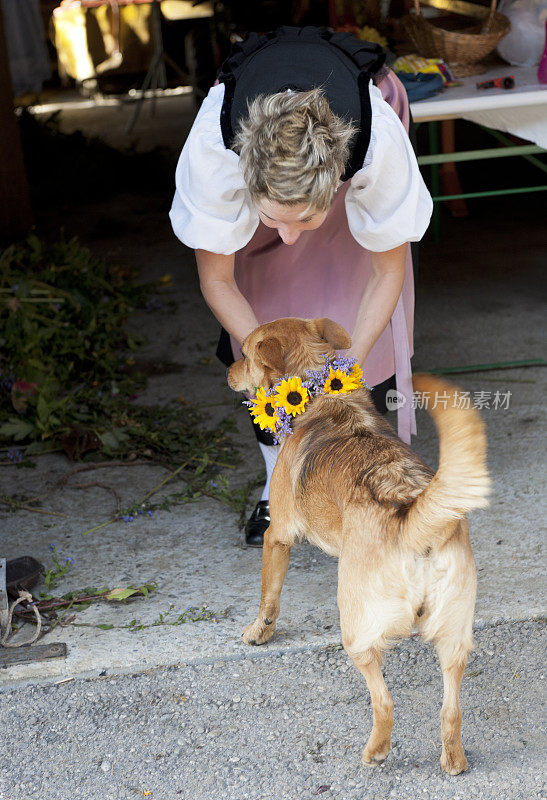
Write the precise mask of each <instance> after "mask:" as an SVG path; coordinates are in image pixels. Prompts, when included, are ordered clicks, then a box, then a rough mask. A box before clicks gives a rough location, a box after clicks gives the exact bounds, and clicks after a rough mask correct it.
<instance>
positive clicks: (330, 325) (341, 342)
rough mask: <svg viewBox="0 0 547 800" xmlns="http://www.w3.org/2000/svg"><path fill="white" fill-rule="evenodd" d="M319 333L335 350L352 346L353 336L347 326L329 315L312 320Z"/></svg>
mask: <svg viewBox="0 0 547 800" xmlns="http://www.w3.org/2000/svg"><path fill="white" fill-rule="evenodd" d="M312 322H313V324H314V325H315V330H316V331H317V333H318V335H319V336H320V337H321V338H322V339H324V340H325V341H326V342H328V343H329V344H330V345H332V346H333V347H334V349H335V350H347V349H348V347H351V336H350V335H349V333H348V332H347V330H346V329H345V328H343V327H342V326H341V325H339V324H338V323H337V322H334V321H333V320H332V319H329V318H328V317H319V318H318V319H314V320H312Z"/></svg>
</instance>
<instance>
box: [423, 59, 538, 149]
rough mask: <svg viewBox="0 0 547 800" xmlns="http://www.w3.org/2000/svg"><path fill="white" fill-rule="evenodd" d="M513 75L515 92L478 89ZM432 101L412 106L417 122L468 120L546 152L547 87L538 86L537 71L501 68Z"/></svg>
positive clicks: (467, 82)
mask: <svg viewBox="0 0 547 800" xmlns="http://www.w3.org/2000/svg"><path fill="white" fill-rule="evenodd" d="M506 75H513V76H514V78H515V84H516V85H515V88H514V89H477V88H476V84H477V83H478V82H482V81H487V80H490V79H492V78H499V77H504V76H506ZM461 83H462V85H461V86H454V87H452V88H448V89H445V90H444V91H443V92H442V93H441V94H439V95H436V96H435V97H433V98H431V99H429V100H420V101H418V102H416V103H411V109H412V115H413V117H414V120H415V121H416V122H426V121H430V120H435V119H457V118H461V119H467V120H469V121H470V122H476V123H478V124H479V125H486V126H487V127H489V128H495V129H496V130H500V131H506V132H507V133H512V134H514V135H515V136H520V137H521V138H522V139H526V140H527V141H530V142H533V143H534V144H537V145H539V146H540V147H544V148H546V149H547V84H539V83H538V82H537V67H512V66H511V65H510V64H500V65H498V66H497V67H494V68H490V69H489V70H488V71H487V72H485V73H484V74H482V75H474V76H472V77H470V78H462V79H461Z"/></svg>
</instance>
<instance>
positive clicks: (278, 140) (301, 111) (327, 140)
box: [233, 89, 357, 211]
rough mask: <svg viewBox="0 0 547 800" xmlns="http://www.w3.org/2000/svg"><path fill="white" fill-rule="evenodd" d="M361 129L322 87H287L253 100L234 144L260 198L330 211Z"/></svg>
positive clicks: (252, 189) (250, 184) (248, 180)
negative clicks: (335, 108) (339, 111)
mask: <svg viewBox="0 0 547 800" xmlns="http://www.w3.org/2000/svg"><path fill="white" fill-rule="evenodd" d="M356 132H357V129H356V128H355V126H354V125H353V123H351V122H347V121H346V120H344V119H342V118H341V117H338V116H337V115H336V114H333V112H332V111H331V109H330V106H329V104H328V101H327V99H326V98H325V96H324V94H323V92H322V91H321V89H311V90H310V91H307V92H287V91H285V92H278V93H277V94H271V95H259V96H258V97H256V98H255V99H254V100H253V101H252V103H250V104H249V114H248V116H247V117H246V118H245V119H243V120H242V122H241V123H240V127H239V129H238V131H237V133H236V136H235V138H234V143H233V147H234V150H235V151H236V152H237V153H239V156H240V166H241V169H242V171H243V176H244V178H245V183H246V184H247V187H248V189H249V192H250V193H251V196H252V197H253V198H254V199H258V198H260V197H266V198H267V199H268V200H272V201H274V202H276V203H280V204H281V205H289V206H292V205H300V204H305V205H306V206H307V207H308V208H313V209H315V210H317V211H327V210H328V209H329V208H330V206H331V205H332V201H333V199H334V194H335V192H336V189H337V188H338V181H339V179H340V176H341V175H342V174H343V172H344V170H345V167H346V162H347V160H348V157H349V147H350V141H351V139H352V137H353V136H354V135H355V133H356Z"/></svg>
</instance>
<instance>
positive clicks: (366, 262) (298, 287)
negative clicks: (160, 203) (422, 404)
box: [171, 72, 432, 443]
mask: <svg viewBox="0 0 547 800" xmlns="http://www.w3.org/2000/svg"><path fill="white" fill-rule="evenodd" d="M214 88H216V89H218V90H221V88H222V87H214ZM378 89H379V90H380V91H381V94H382V98H383V100H385V101H386V102H387V104H389V106H391V108H392V109H393V111H395V114H396V115H397V116H398V118H399V120H400V122H401V123H402V125H403V126H404V128H405V130H406V132H407V134H408V131H409V124H410V112H409V106H408V98H407V95H406V92H405V90H404V87H403V86H402V84H401V82H400V81H399V80H398V79H397V77H396V76H395V75H394V73H393V72H388V73H387V74H386V76H385V77H384V78H383V79H382V80H381V81H380V83H379V84H378ZM212 91H213V90H212ZM373 91H377V90H376V89H373ZM206 102H207V101H206ZM379 102H380V103H381V102H382V100H381V98H380V99H379ZM210 113H211V112H210V111H208V110H207V109H203V107H202V112H200V114H202V115H203V116H202V117H201V121H200V115H198V118H197V120H196V123H195V126H196V136H195V137H194V140H193V141H192V140H191V137H192V132H191V134H190V137H189V139H190V141H189V142H187V144H186V145H185V148H184V149H183V152H182V154H181V159H180V160H179V165H178V167H177V192H176V193H175V200H174V202H173V207H172V209H171V221H172V224H173V228H174V230H175V233H176V235H177V236H178V237H179V239H181V241H183V242H184V243H185V244H187V245H188V246H190V247H194V248H201V249H204V250H210V251H212V252H219V253H231V252H234V250H235V280H236V283H237V286H238V289H239V290H240V291H241V293H242V295H243V296H244V297H245V298H246V299H247V301H248V302H249V304H250V306H251V308H252V309H253V311H254V313H255V316H256V318H257V320H258V322H259V324H263V323H265V322H270V321H272V320H275V319H278V318H280V317H291V316H294V317H302V318H313V317H329V318H330V319H333V320H334V321H335V322H338V323H339V324H340V325H342V326H343V327H344V328H345V329H346V330H347V331H348V332H349V333H351V332H352V330H353V328H354V325H355V322H356V319H357V312H358V309H359V305H360V302H361V298H362V296H363V292H364V290H365V287H366V285H367V282H368V280H369V278H370V277H371V275H372V257H371V252H370V250H368V249H367V248H366V247H364V246H363V244H362V243H360V242H359V241H357V238H356V232H355V230H353V232H352V230H350V222H349V220H348V215H349V210H348V199H350V198H352V197H353V196H352V195H351V194H348V193H351V192H352V191H353V187H352V185H351V184H352V183H353V179H352V181H346V182H345V183H342V184H341V186H340V187H339V189H338V191H337V193H336V196H335V200H334V202H333V205H332V206H331V209H330V211H329V213H328V215H327V217H326V219H325V221H324V222H323V224H322V225H321V226H320V227H319V228H317V229H316V230H313V231H303V232H302V233H301V234H300V236H299V238H298V240H297V241H296V242H295V243H294V244H292V245H290V246H289V245H286V244H284V243H283V242H282V240H281V238H280V237H279V234H278V232H277V230H276V229H274V228H268V227H266V226H265V225H263V224H262V223H261V222H260V221H259V220H258V215H257V214H255V218H253V217H252V214H251V213H250V212H249V211H248V209H246V208H245V202H244V201H243V200H242V195H241V193H240V194H237V195H236V193H235V192H234V193H232V197H233V198H235V197H236V196H237V207H236V203H235V200H234V201H233V208H231V209H230V212H229V214H230V215H231V216H229V214H228V213H226V214H224V213H223V211H222V210H221V211H219V208H220V201H215V202H217V205H216V206H215V208H214V209H213V200H210V199H209V198H208V197H206V198H205V199H204V200H203V199H202V198H201V197H200V196H199V195H200V193H202V192H206V191H207V189H206V188H204V187H206V186H207V177H206V175H204V174H203V171H205V172H206V171H207V170H209V171H210V180H215V175H216V174H217V173H218V171H219V165H220V164H221V161H220V158H221V157H222V158H223V159H224V161H225V163H226V164H228V163H229V159H235V160H236V161H235V162H233V161H232V164H231V169H232V170H233V172H232V176H231V179H232V181H233V182H236V181H237V180H238V177H237V161H238V159H237V156H236V155H235V154H234V153H233V152H231V151H226V153H227V155H222V154H221V153H220V148H223V144H222V139H221V135H220V128H219V129H218V132H217V133H216V134H215V135H216V137H217V140H218V141H217V140H215V141H213V140H210V141H209V142H206V143H205V144H204V143H203V132H204V131H205V130H206V128H205V125H206V124H207V114H210ZM215 113H216V114H218V111H217V112H215ZM212 119H213V117H210V121H209V123H208V124H209V127H211V125H212ZM373 119H374V118H373ZM200 124H201V131H202V136H201V139H198V137H197V129H198V128H199V126H200ZM397 125H398V123H397ZM373 131H374V127H373ZM400 136H404V132H403V131H401V133H400ZM407 144H408V142H407ZM206 146H207V148H208V149H207V151H206V153H203V154H202V153H201V151H202V150H203V148H204V147H206ZM369 149H370V148H369ZM410 149H411V148H410ZM185 151H186V152H185ZM217 151H218V152H217ZM216 156H218V158H219V160H218V162H217V163H215V161H214V158H215V157H216ZM407 157H408V156H407ZM199 158H202V162H201V163H202V165H203V166H202V174H201V175H200V176H198V177H200V180H199V181H198V180H197V179H195V180H194V183H192V163H193V160H195V159H199ZM412 158H413V159H414V156H413V155H412ZM372 160H373V161H374V155H373V156H372ZM222 163H224V162H222ZM227 168H228V167H227ZM413 169H414V177H413V178H412V180H413V182H414V184H416V182H417V181H420V182H421V186H420V187H419V189H418V190H417V191H416V196H417V195H418V193H419V194H420V197H419V199H418V200H416V203H415V205H416V207H418V206H419V212H416V215H417V216H418V217H420V219H419V221H418V222H416V224H415V225H414V227H412V226H413V223H412V222H411V223H410V224H409V230H411V231H412V232H411V234H410V235H408V232H407V231H406V228H405V225H404V224H400V227H401V230H403V229H405V232H404V233H401V235H402V236H403V238H402V239H398V240H397V231H393V232H392V235H391V236H390V237H389V238H390V244H389V245H388V246H385V247H382V246H381V244H382V241H379V242H378V241H376V240H375V241H374V245H375V246H374V250H376V251H380V250H389V249H392V248H393V247H395V246H397V245H398V244H401V243H402V242H404V241H417V240H419V239H420V238H421V236H422V235H423V233H424V231H425V229H426V227H427V225H428V223H429V218H430V216H431V210H432V203H431V198H430V197H429V194H428V193H427V190H426V189H425V186H424V185H423V180H422V179H421V176H419V172H418V170H417V166H416V165H414V167H413ZM378 180H381V175H380V177H379V179H378ZM392 180H394V181H397V176H396V175H395V177H393V176H392ZM221 197H222V194H221ZM223 197H224V198H227V197H228V195H226V194H225V195H224V196H223ZM350 202H351V203H354V202H355V201H354V200H353V199H350ZM207 204H209V206H207ZM226 204H227V205H228V202H227V201H226ZM204 208H205V210H206V213H205V214H203V209H204ZM234 209H235V210H234ZM241 209H243V210H241ZM352 213H355V212H352ZM368 213H369V216H368V220H369V223H368V224H369V225H370V227H371V228H374V225H375V219H374V209H369V212H368ZM410 213H412V212H410ZM236 216H238V218H243V217H244V220H245V225H246V226H247V228H246V230H247V231H248V232H247V235H246V240H245V242H244V244H243V245H242V246H241V247H233V245H231V240H230V230H231V228H230V225H231V224H234V225H235V224H236V223H235V222H233V220H235V219H236ZM209 220H210V225H209ZM399 220H400V215H399ZM208 225H209V227H208V229H207V226H208ZM242 225H243V223H242ZM353 226H354V227H355V221H353ZM206 229H207V230H206ZM384 235H385V234H384ZM215 236H216V237H217V238H218V241H219V243H220V244H219V246H218V248H217V249H215V246H214V245H212V244H210V243H211V242H212V241H213V240H214V238H215ZM407 236H408V238H407ZM413 324H414V280H413V268H412V255H411V249H410V246H409V245H407V255H406V267H405V278H404V283H403V288H402V291H401V294H400V297H399V299H398V301H397V304H396V307H395V310H394V312H393V315H392V317H391V320H390V321H389V323H388V325H387V326H386V328H385V330H384V331H383V332H382V334H381V335H380V337H379V338H378V340H377V342H376V343H375V345H374V346H373V348H372V349H371V351H370V353H369V355H368V357H367V359H366V361H365V363H364V364H361V367H362V369H363V373H364V378H365V380H366V382H367V383H368V385H369V386H376V385H378V384H380V383H382V382H383V381H385V380H386V379H388V378H390V377H391V376H392V375H394V374H395V379H396V386H397V391H398V392H399V393H400V394H401V395H402V396H403V397H404V404H402V405H399V407H398V412H397V413H398V434H399V436H400V438H401V439H402V440H403V441H405V442H407V443H410V435H411V433H412V434H415V433H416V422H415V414H414V409H413V407H412V406H413V404H412V372H411V364H410V359H411V357H412V355H413ZM231 345H232V351H233V355H234V358H235V359H237V358H239V357H240V353H241V350H240V347H239V343H238V342H237V341H236V340H235V339H234V338H233V337H231Z"/></svg>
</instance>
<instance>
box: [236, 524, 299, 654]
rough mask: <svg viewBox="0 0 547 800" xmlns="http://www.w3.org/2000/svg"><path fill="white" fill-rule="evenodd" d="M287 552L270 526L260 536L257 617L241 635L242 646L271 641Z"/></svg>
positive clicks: (288, 553)
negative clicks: (260, 582)
mask: <svg viewBox="0 0 547 800" xmlns="http://www.w3.org/2000/svg"><path fill="white" fill-rule="evenodd" d="M290 554H291V548H290V546H289V545H288V544H286V543H284V542H280V541H279V540H278V539H277V538H276V536H275V529H274V527H273V525H270V527H269V528H268V530H267V531H266V533H265V534H264V546H263V549H262V595H261V597H260V608H259V610H258V617H257V618H256V620H255V621H254V622H253V623H252V624H251V625H247V627H246V628H245V629H244V631H243V641H244V642H245V643H246V644H265V643H266V642H267V641H268V640H269V639H271V638H272V636H273V635H274V631H275V621H276V619H277V617H278V616H279V597H280V595H281V589H282V588H283V581H284V580H285V575H286V574H287V568H288V566H289V558H290Z"/></svg>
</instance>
